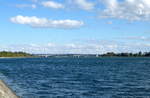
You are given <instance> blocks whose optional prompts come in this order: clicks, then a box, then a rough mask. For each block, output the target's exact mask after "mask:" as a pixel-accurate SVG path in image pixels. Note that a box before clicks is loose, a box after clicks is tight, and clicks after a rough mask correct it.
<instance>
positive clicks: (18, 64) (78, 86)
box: [0, 58, 150, 98]
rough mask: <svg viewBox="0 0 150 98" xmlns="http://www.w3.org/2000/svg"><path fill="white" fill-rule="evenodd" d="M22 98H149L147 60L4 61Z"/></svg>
mask: <svg viewBox="0 0 150 98" xmlns="http://www.w3.org/2000/svg"><path fill="white" fill-rule="evenodd" d="M0 78H1V79H3V80H5V81H6V82H7V84H8V85H9V86H10V87H11V88H12V89H13V90H14V91H15V92H17V94H18V95H20V96H21V98H147V97H148V98H149V97H150V58H4V59H0Z"/></svg>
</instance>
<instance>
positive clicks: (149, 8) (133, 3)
mask: <svg viewBox="0 0 150 98" xmlns="http://www.w3.org/2000/svg"><path fill="white" fill-rule="evenodd" d="M102 2H103V4H104V5H105V9H104V10H103V11H102V13H101V15H100V17H102V18H117V19H125V20H129V21H141V20H142V21H149V20H150V0H124V1H119V0H105V1H102Z"/></svg>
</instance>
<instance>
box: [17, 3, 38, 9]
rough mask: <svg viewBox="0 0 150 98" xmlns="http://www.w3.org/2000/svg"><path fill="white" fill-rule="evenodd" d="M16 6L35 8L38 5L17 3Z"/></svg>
mask: <svg viewBox="0 0 150 98" xmlns="http://www.w3.org/2000/svg"><path fill="white" fill-rule="evenodd" d="M16 7H18V8H33V9H35V8H36V7H37V6H36V5H35V4H17V5H16Z"/></svg>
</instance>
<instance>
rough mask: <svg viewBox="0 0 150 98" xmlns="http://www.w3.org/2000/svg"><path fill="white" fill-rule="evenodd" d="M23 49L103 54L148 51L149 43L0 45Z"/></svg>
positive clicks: (5, 48)
mask: <svg viewBox="0 0 150 98" xmlns="http://www.w3.org/2000/svg"><path fill="white" fill-rule="evenodd" d="M3 50H5V51H23V52H28V53H35V54H41V53H47V54H103V53H106V52H117V53H120V52H133V53H135V52H139V51H143V52H148V51H149V50H150V44H149V43H148V42H147V43H145V42H144V43H134V42H133V43H120V42H113V41H111V42H110V41H92V40H89V41H86V42H83V43H66V44H56V43H47V44H24V45H7V46H3V45H0V51H3Z"/></svg>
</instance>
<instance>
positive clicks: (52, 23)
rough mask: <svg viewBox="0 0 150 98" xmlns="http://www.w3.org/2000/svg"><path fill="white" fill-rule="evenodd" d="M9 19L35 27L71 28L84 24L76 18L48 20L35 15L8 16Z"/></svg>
mask: <svg viewBox="0 0 150 98" xmlns="http://www.w3.org/2000/svg"><path fill="white" fill-rule="evenodd" d="M10 21H11V22H13V23H16V24H23V25H29V26H31V27H37V28H62V29H72V28H79V27H81V26H83V25H84V23H83V22H82V21H77V20H69V19H67V20H49V19H47V18H38V17H36V16H32V17H28V16H21V15H18V16H15V17H12V18H10Z"/></svg>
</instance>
